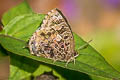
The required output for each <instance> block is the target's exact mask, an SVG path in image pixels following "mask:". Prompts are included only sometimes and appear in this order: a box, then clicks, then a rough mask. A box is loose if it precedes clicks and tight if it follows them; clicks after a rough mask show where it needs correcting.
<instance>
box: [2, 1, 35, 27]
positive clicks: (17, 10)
mask: <svg viewBox="0 0 120 80" xmlns="http://www.w3.org/2000/svg"><path fill="white" fill-rule="evenodd" d="M28 13H33V11H32V9H31V8H30V7H29V5H28V3H27V2H26V0H24V1H23V2H22V3H21V4H19V5H18V6H16V7H14V8H11V9H10V10H9V11H7V12H6V13H4V15H3V16H2V23H3V25H4V26H6V25H7V24H8V23H9V21H11V20H12V19H13V18H15V17H16V16H19V15H23V14H28Z"/></svg>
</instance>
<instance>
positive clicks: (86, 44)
mask: <svg viewBox="0 0 120 80" xmlns="http://www.w3.org/2000/svg"><path fill="white" fill-rule="evenodd" d="M91 41H92V39H91V40H89V41H88V42H87V43H85V44H84V45H82V46H80V47H79V48H78V50H82V49H85V48H87V47H88V45H89V43H90V42H91Z"/></svg>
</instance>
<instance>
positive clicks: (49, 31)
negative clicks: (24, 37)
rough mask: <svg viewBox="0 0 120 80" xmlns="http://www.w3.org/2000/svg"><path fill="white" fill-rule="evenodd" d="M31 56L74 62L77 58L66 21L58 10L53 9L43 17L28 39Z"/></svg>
mask: <svg viewBox="0 0 120 80" xmlns="http://www.w3.org/2000/svg"><path fill="white" fill-rule="evenodd" d="M29 49H30V52H31V54H33V55H35V56H42V57H45V58H48V59H52V60H54V61H63V62H66V65H67V64H68V63H69V62H71V61H74V62H75V58H76V57H77V56H78V53H77V52H76V51H75V44H74V37H73V33H72V30H71V27H70V25H69V24H68V21H67V20H66V18H65V17H64V15H63V14H62V12H61V11H60V10H58V9H56V8H55V9H53V10H51V11H50V12H48V14H47V15H46V16H45V18H44V20H43V22H42V24H41V26H40V27H39V28H38V29H37V30H36V31H35V32H34V33H33V35H32V37H31V38H30V39H29Z"/></svg>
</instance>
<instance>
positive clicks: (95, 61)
mask: <svg viewBox="0 0 120 80" xmlns="http://www.w3.org/2000/svg"><path fill="white" fill-rule="evenodd" d="M74 38H75V45H76V46H75V49H77V48H79V47H80V46H81V45H83V44H85V42H84V41H83V40H82V39H81V38H80V37H79V36H78V35H76V34H74ZM0 43H1V45H2V46H3V47H4V48H5V49H6V50H8V51H10V52H12V53H14V54H17V55H20V56H25V57H27V58H31V59H33V60H36V61H40V62H43V63H46V64H51V65H56V66H59V67H62V68H65V69H70V70H75V71H79V72H83V73H86V74H90V75H96V76H102V77H106V78H110V79H120V73H119V72H117V71H116V70H115V69H114V68H112V67H111V66H110V65H109V64H108V63H107V62H106V61H105V59H104V58H103V57H102V56H101V55H100V54H99V53H98V52H97V51H96V50H95V49H93V48H92V47H91V46H90V45H89V46H88V47H87V48H86V49H83V50H80V51H78V52H79V56H78V57H77V58H76V64H75V65H74V64H73V62H70V63H69V64H68V65H67V67H65V63H64V62H59V61H57V62H55V63H53V61H52V60H49V59H46V58H43V57H37V56H33V55H31V54H30V52H29V50H28V49H23V47H24V46H25V45H26V42H25V41H22V40H19V39H15V38H13V37H10V36H5V35H0Z"/></svg>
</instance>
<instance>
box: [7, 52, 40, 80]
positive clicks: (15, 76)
mask: <svg viewBox="0 0 120 80" xmlns="http://www.w3.org/2000/svg"><path fill="white" fill-rule="evenodd" d="M10 59H11V60H10V64H11V65H10V76H9V80H22V79H24V78H26V77H29V76H30V75H31V74H32V73H33V72H34V71H35V70H36V69H37V68H38V67H39V63H38V62H37V61H35V60H31V59H29V58H26V57H24V56H18V55H15V54H13V53H10Z"/></svg>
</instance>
